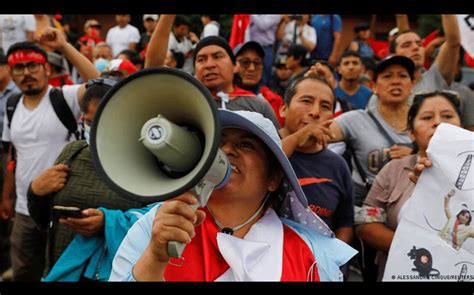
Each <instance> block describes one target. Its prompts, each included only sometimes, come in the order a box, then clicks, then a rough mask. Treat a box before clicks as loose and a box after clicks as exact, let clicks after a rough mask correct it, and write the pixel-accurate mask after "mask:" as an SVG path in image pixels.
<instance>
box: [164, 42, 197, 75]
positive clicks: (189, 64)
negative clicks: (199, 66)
mask: <svg viewBox="0 0 474 295" xmlns="http://www.w3.org/2000/svg"><path fill="white" fill-rule="evenodd" d="M171 49H173V50H174V51H176V52H181V53H182V54H184V56H185V60H184V66H183V70H184V71H185V72H186V73H188V74H190V75H192V74H193V72H194V66H193V57H192V54H189V56H188V57H186V55H187V54H188V53H189V52H190V51H192V50H193V43H191V40H189V39H188V38H187V37H184V38H183V40H182V41H181V42H178V40H177V39H176V37H175V36H174V34H173V33H171V34H170V38H169V42H168V51H169V50H171Z"/></svg>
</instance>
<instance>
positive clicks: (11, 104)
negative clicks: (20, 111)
mask: <svg viewBox="0 0 474 295" xmlns="http://www.w3.org/2000/svg"><path fill="white" fill-rule="evenodd" d="M22 95H23V93H17V94H13V95H10V97H8V100H7V105H6V112H7V117H8V129H11V125H12V119H13V114H14V113H15V110H16V107H17V105H18V102H19V101H20V98H21V96H22Z"/></svg>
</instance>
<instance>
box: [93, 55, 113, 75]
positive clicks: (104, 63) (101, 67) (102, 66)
mask: <svg viewBox="0 0 474 295" xmlns="http://www.w3.org/2000/svg"><path fill="white" fill-rule="evenodd" d="M94 66H95V68H96V69H97V70H98V71H99V72H103V71H105V70H107V68H108V67H109V66H110V62H109V61H108V60H106V59H105V58H102V57H101V58H98V59H97V60H96V61H95V62H94Z"/></svg>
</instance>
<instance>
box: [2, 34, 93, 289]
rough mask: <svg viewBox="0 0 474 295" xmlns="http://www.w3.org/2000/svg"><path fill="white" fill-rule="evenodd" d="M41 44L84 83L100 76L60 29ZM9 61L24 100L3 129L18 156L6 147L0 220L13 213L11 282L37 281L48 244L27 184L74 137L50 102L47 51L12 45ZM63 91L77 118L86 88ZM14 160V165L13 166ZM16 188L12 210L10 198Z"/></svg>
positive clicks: (13, 76) (35, 45) (7, 140)
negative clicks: (31, 207) (62, 58)
mask: <svg viewBox="0 0 474 295" xmlns="http://www.w3.org/2000/svg"><path fill="white" fill-rule="evenodd" d="M39 41H40V43H41V44H42V45H46V46H48V47H50V48H53V49H54V50H58V51H59V52H61V53H62V54H63V55H64V56H65V57H66V58H67V59H68V60H69V61H70V62H71V63H72V64H73V65H74V66H75V67H76V68H77V69H78V71H79V73H80V74H81V76H82V77H83V78H84V80H85V81H87V80H89V79H92V78H96V77H98V76H99V72H98V71H97V70H96V69H95V67H94V65H93V64H92V63H91V62H90V61H89V60H88V59H87V58H86V57H84V56H83V55H82V54H80V53H79V51H77V50H76V49H75V48H74V47H73V46H72V45H71V44H69V43H67V41H66V39H65V36H64V34H63V33H62V32H61V31H59V30H57V29H53V28H48V29H47V30H45V32H44V34H43V35H42V36H41V38H40V40H39ZM7 60H8V66H9V68H10V74H11V76H12V78H13V81H14V82H15V84H16V85H17V86H18V88H19V89H20V91H21V93H22V96H21V97H20V98H19V100H18V103H17V104H16V107H15V112H14V114H13V116H12V118H11V123H10V120H9V118H8V117H6V118H5V120H4V121H5V122H4V123H5V124H4V125H3V136H2V140H3V141H6V142H11V143H12V146H14V148H15V151H16V152H15V155H16V157H15V158H13V153H12V148H10V150H9V155H8V159H9V161H10V162H9V165H8V167H7V171H6V173H5V180H4V187H3V194H2V203H1V206H0V215H1V218H3V219H10V218H12V217H13V216H14V215H15V219H14V222H13V230H12V235H11V244H12V245H11V257H12V267H13V280H14V281H38V280H40V279H41V277H42V275H43V269H44V264H45V261H44V257H45V255H43V253H45V246H46V240H45V233H44V232H42V231H41V230H39V229H38V227H37V226H36V224H35V223H34V221H33V220H32V219H31V217H30V214H29V212H28V207H27V206H28V205H27V196H26V195H27V189H28V185H29V183H30V182H31V180H32V179H33V178H35V177H36V176H37V175H38V174H39V173H40V172H42V171H43V170H45V169H46V168H48V167H50V166H51V165H52V164H53V163H54V160H55V159H56V157H57V156H58V155H59V153H60V152H61V150H62V149H63V147H64V146H65V145H66V144H67V143H68V142H69V141H70V140H72V139H74V136H72V137H71V136H68V135H69V131H68V129H67V128H66V127H65V126H64V125H63V124H62V123H61V121H60V119H59V117H58V115H56V113H55V110H54V109H53V105H52V102H51V98H50V95H51V93H52V91H53V88H52V87H51V86H50V85H49V84H48V76H49V75H50V73H51V69H50V65H49V64H48V62H47V54H46V52H45V51H44V50H43V49H42V48H41V47H40V46H38V45H37V44H35V43H31V42H21V43H16V44H14V45H12V46H11V47H10V49H9V50H8V53H7ZM61 91H62V96H63V97H64V100H65V102H66V103H67V105H68V106H69V110H70V112H72V114H73V116H74V117H75V118H76V119H77V120H78V119H79V117H80V110H79V104H80V102H81V100H82V97H83V95H84V92H85V85H84V84H83V85H71V86H63V87H62V88H61ZM12 159H16V161H15V162H12V161H11V160H12ZM64 173H65V172H64ZM15 190H16V204H15V212H14V211H13V205H12V203H13V201H12V199H13V196H14V194H15Z"/></svg>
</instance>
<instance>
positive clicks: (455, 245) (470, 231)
mask: <svg viewBox="0 0 474 295" xmlns="http://www.w3.org/2000/svg"><path fill="white" fill-rule="evenodd" d="M427 153H428V158H429V159H431V160H432V162H433V167H431V168H429V169H426V170H425V171H424V172H423V173H422V175H421V176H420V178H419V180H418V184H417V185H416V187H415V190H414V192H413V195H412V197H411V198H410V203H409V204H408V205H407V206H408V207H407V208H406V213H405V214H404V215H403V217H402V219H401V221H400V223H399V225H398V227H397V230H396V232H395V236H394V239H393V241H392V245H391V247H390V252H389V256H388V260H387V265H386V268H385V273H384V277H383V280H384V281H433V280H434V281H474V221H472V217H473V215H474V132H469V131H467V130H464V129H462V128H459V127H455V126H453V125H450V124H441V125H440V126H438V128H437V130H436V133H435V134H434V135H433V137H432V138H431V141H430V144H429V146H428V150H427ZM469 217H470V219H471V222H470V223H469Z"/></svg>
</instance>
